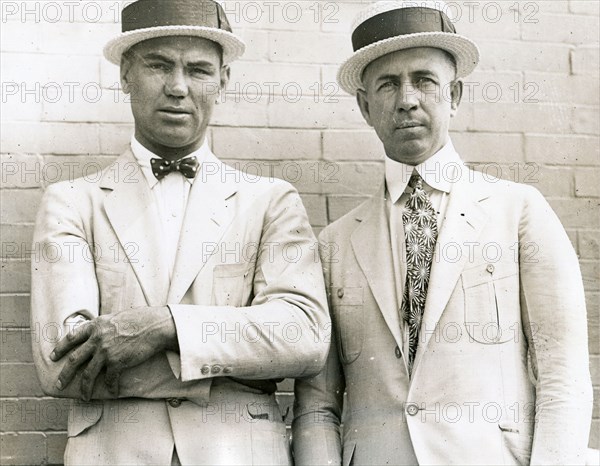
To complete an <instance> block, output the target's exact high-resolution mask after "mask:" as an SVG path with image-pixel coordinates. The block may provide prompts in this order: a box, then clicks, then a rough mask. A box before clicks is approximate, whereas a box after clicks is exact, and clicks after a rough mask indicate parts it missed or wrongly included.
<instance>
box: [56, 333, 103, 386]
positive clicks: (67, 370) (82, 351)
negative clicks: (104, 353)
mask: <svg viewBox="0 0 600 466" xmlns="http://www.w3.org/2000/svg"><path fill="white" fill-rule="evenodd" d="M93 355H94V347H93V346H92V345H90V344H85V343H84V344H83V345H81V346H79V347H77V348H75V349H74V350H72V351H71V352H70V353H69V355H68V356H67V363H66V364H65V365H64V367H63V368H62V371H60V374H59V375H58V381H57V382H56V388H58V389H59V390H63V389H64V388H65V387H66V386H67V385H69V384H70V383H71V381H72V380H73V377H75V374H77V371H78V370H79V368H80V367H81V365H82V364H84V363H86V362H87V361H89V360H90V358H91V357H92V356H93Z"/></svg>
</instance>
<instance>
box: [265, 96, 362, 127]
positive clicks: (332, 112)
mask: <svg viewBox="0 0 600 466" xmlns="http://www.w3.org/2000/svg"><path fill="white" fill-rule="evenodd" d="M268 111H269V123H270V125H271V126H274V127H283V128H289V127H300V128H334V129H337V128H340V129H342V128H364V127H365V126H366V123H365V122H364V120H363V117H362V115H361V113H360V110H359V108H358V105H356V101H355V100H354V99H352V98H339V99H338V102H331V103H325V102H322V101H321V102H315V100H314V99H312V98H302V99H300V101H298V102H286V101H285V100H283V99H277V100H275V102H273V103H272V104H270V105H269V107H268Z"/></svg>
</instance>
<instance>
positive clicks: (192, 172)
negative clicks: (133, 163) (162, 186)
mask: <svg viewBox="0 0 600 466" xmlns="http://www.w3.org/2000/svg"><path fill="white" fill-rule="evenodd" d="M150 164H151V165H152V173H154V176H155V177H156V179H157V180H159V181H160V180H162V179H163V178H164V177H165V176H167V175H168V174H169V173H173V172H179V173H181V174H182V175H183V176H185V177H186V178H189V179H194V178H195V177H196V174H197V173H198V167H199V166H200V163H199V162H198V159H197V158H196V157H187V158H184V159H181V160H176V161H171V160H165V159H151V160H150Z"/></svg>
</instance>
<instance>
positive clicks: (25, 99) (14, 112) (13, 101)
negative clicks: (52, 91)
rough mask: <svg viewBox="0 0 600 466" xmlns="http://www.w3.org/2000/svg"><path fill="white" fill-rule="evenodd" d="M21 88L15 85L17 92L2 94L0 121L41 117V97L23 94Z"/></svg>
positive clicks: (38, 118)
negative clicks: (7, 94)
mask: <svg viewBox="0 0 600 466" xmlns="http://www.w3.org/2000/svg"><path fill="white" fill-rule="evenodd" d="M21 89H22V88H21V87H20V86H17V87H16V88H15V90H16V91H18V93H17V94H15V95H9V96H6V95H3V96H2V97H3V100H2V111H1V112H0V118H1V121H3V122H4V121H39V120H40V118H41V117H42V101H41V97H38V96H36V95H34V96H31V95H27V96H24V95H22V93H21ZM11 92H12V86H11Z"/></svg>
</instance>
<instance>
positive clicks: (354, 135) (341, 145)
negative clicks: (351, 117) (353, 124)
mask: <svg viewBox="0 0 600 466" xmlns="http://www.w3.org/2000/svg"><path fill="white" fill-rule="evenodd" d="M323 157H324V158H325V160H369V161H375V160H383V158H384V157H385V150H384V147H383V144H382V143H381V141H380V140H379V137H378V136H377V134H376V133H375V131H374V130H372V129H370V130H358V129H352V130H328V131H324V132H323Z"/></svg>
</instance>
